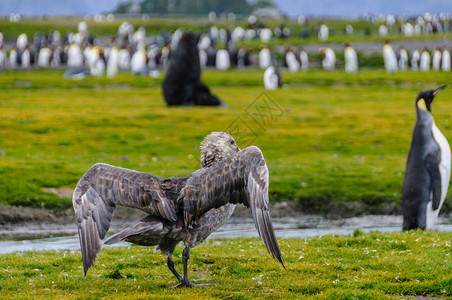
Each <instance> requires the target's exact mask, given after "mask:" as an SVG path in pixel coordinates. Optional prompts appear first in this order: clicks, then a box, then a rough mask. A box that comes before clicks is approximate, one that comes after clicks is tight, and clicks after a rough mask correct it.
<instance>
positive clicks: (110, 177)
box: [72, 132, 284, 286]
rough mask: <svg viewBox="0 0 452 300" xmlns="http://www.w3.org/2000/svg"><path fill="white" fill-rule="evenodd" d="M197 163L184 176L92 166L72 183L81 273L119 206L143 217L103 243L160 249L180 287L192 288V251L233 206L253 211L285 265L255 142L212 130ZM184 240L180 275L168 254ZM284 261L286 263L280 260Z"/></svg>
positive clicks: (266, 241)
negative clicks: (241, 142) (238, 142)
mask: <svg viewBox="0 0 452 300" xmlns="http://www.w3.org/2000/svg"><path fill="white" fill-rule="evenodd" d="M201 150H202V151H201V165H202V168H201V169H199V170H198V171H195V172H194V173H192V174H191V175H189V176H188V177H182V178H177V177H170V178H167V179H162V178H160V177H158V176H155V175H151V174H147V173H142V172H137V171H133V170H128V169H123V168H119V167H114V166H110V165H107V164H95V165H94V166H93V167H91V168H90V169H89V170H88V172H86V173H85V175H83V177H82V178H81V179H80V181H79V182H78V184H77V187H76V188H75V191H74V195H73V199H72V200H73V205H74V210H75V214H76V219H77V224H78V232H79V238H80V246H81V252H82V258H83V268H84V271H85V275H86V273H87V272H88V269H89V268H90V267H91V266H92V265H93V263H94V260H95V259H96V256H97V254H98V253H99V252H100V249H101V245H102V240H103V239H104V238H105V235H106V233H107V231H108V229H109V227H110V222H111V219H112V216H113V212H114V210H115V207H116V205H121V206H126V207H132V208H136V209H140V210H142V211H144V212H146V213H147V214H148V216H146V217H145V218H143V219H141V220H140V221H139V222H137V223H136V224H134V225H132V226H130V227H129V228H126V229H124V230H123V231H121V232H119V233H117V234H115V235H113V236H111V237H110V238H108V239H107V240H106V241H105V242H104V243H105V244H113V243H116V242H119V241H122V240H125V241H128V242H131V243H134V244H138V245H143V246H157V247H158V249H160V250H161V251H162V252H163V253H165V254H166V255H168V258H167V265H168V268H169V269H170V270H171V272H173V274H174V275H175V276H176V278H177V279H178V280H179V283H180V284H179V285H180V286H190V285H192V284H191V282H190V281H189V279H188V275H187V262H188V259H189V255H190V249H191V248H194V247H196V246H197V245H198V244H200V243H201V242H202V241H204V240H205V239H206V238H207V237H208V236H209V235H210V234H211V233H212V232H214V231H215V230H217V229H218V228H219V227H221V226H222V225H223V224H224V223H225V222H226V221H227V220H228V219H229V218H230V217H231V215H232V213H233V212H234V208H235V204H237V203H242V204H244V205H246V206H247V207H250V208H251V212H252V215H253V219H254V223H255V226H256V229H257V231H258V232H259V235H260V237H261V238H262V240H263V242H264V244H265V246H266V248H267V250H268V252H269V253H270V254H271V255H272V256H273V257H275V258H276V259H277V260H278V261H279V262H280V263H281V264H282V265H283V262H282V258H281V253H280V251H279V247H278V243H277V241H276V238H275V234H274V231H273V225H272V221H271V216H270V210H269V203H268V183H269V180H268V169H267V165H266V163H265V160H264V157H263V155H262V152H261V151H260V150H259V149H258V148H257V147H254V146H251V147H248V148H246V149H244V150H240V149H239V148H238V147H237V145H236V143H235V141H234V139H233V138H232V137H231V136H230V135H229V134H226V133H224V132H213V133H211V134H210V135H208V136H207V137H206V138H205V140H204V141H203V142H202V144H201ZM179 242H184V244H185V249H184V251H183V255H182V260H183V263H184V276H183V277H182V276H181V275H180V274H179V273H178V272H177V271H176V269H175V268H174V262H173V260H172V254H173V252H174V249H175V247H176V245H177V244H178V243H179ZM283 266H284V265H283Z"/></svg>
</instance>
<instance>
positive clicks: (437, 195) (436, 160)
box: [402, 85, 451, 230]
mask: <svg viewBox="0 0 452 300" xmlns="http://www.w3.org/2000/svg"><path fill="white" fill-rule="evenodd" d="M445 87H446V85H442V86H440V87H439V88H437V89H435V90H425V91H422V92H420V93H419V95H418V96H417V98H416V102H415V103H416V112H417V121H416V125H415V126H414V131H413V139H412V142H411V148H410V152H409V154H408V160H407V165H406V171H405V178H404V179H403V187H402V209H403V230H410V229H415V228H421V229H426V230H431V229H434V228H435V225H436V221H437V218H438V214H439V210H440V209H441V206H442V204H443V202H444V199H445V198H446V194H447V189H448V187H449V179H450V166H451V161H450V159H451V152H450V146H449V143H448V142H447V139H446V138H445V137H444V135H443V134H442V133H441V132H440V131H439V129H438V128H437V127H436V125H435V121H434V119H433V116H432V113H431V104H432V102H433V98H434V97H435V96H436V94H438V92H439V91H441V90H442V89H443V88H445Z"/></svg>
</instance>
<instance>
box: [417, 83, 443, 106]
mask: <svg viewBox="0 0 452 300" xmlns="http://www.w3.org/2000/svg"><path fill="white" fill-rule="evenodd" d="M446 86H447V84H443V85H442V86H440V87H439V88H437V89H435V90H423V91H422V92H420V93H419V94H418V95H417V97H416V104H418V102H419V101H420V100H424V102H425V106H426V107H427V109H428V111H429V112H431V111H432V110H431V104H432V102H433V98H435V96H436V94H438V93H439V91H441V90H442V89H443V88H445V87H446Z"/></svg>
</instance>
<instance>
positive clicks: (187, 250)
mask: <svg viewBox="0 0 452 300" xmlns="http://www.w3.org/2000/svg"><path fill="white" fill-rule="evenodd" d="M189 258H190V248H188V247H185V249H184V251H183V252H182V262H183V263H184V277H183V278H181V280H179V282H180V283H179V284H178V285H177V287H183V286H187V287H193V286H208V285H215V284H209V283H204V284H193V283H192V282H191V281H190V280H189V279H188V259H189ZM176 272H177V271H176ZM173 273H174V272H173ZM179 276H180V275H179ZM176 277H177V276H176ZM202 280H210V279H198V280H196V279H194V280H193V281H202Z"/></svg>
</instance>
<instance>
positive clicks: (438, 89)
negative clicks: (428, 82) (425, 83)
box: [433, 84, 447, 96]
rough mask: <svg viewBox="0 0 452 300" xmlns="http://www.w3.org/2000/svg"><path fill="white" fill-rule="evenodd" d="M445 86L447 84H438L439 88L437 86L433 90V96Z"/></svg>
mask: <svg viewBox="0 0 452 300" xmlns="http://www.w3.org/2000/svg"><path fill="white" fill-rule="evenodd" d="M446 86H447V84H443V85H442V86H440V87H439V88H437V89H436V90H434V91H433V96H436V94H438V93H439V91H441V90H442V89H444V88H445V87H446Z"/></svg>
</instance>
